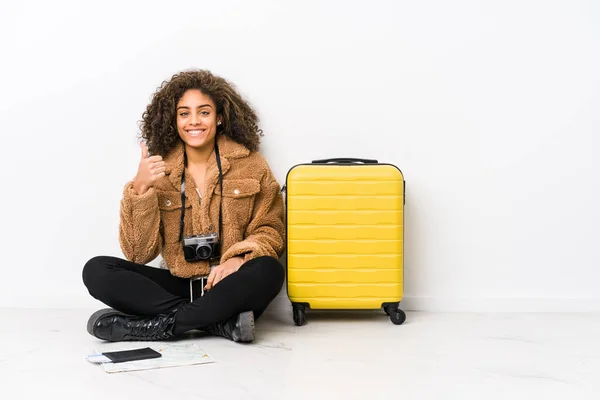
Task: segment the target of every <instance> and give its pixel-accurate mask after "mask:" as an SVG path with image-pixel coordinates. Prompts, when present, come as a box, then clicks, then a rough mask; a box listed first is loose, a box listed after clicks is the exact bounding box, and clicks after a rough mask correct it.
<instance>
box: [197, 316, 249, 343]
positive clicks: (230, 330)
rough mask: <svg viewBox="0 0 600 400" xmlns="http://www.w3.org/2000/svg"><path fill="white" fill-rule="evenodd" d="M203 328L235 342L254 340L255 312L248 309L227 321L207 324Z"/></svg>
mask: <svg viewBox="0 0 600 400" xmlns="http://www.w3.org/2000/svg"><path fill="white" fill-rule="evenodd" d="M202 330H203V331H206V332H208V333H212V334H213V335H217V336H222V337H224V338H227V339H229V340H233V341H234V342H252V341H254V313H253V312H252V311H246V312H243V313H241V314H239V315H238V316H237V317H233V318H231V319H229V320H227V321H225V322H219V323H217V324H212V325H208V326H205V327H203V328H202Z"/></svg>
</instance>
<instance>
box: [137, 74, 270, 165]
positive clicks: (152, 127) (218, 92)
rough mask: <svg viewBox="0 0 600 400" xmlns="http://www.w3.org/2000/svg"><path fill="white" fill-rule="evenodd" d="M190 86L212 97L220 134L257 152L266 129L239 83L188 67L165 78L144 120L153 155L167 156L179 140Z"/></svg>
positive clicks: (144, 133) (143, 135)
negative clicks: (182, 103)
mask: <svg viewBox="0 0 600 400" xmlns="http://www.w3.org/2000/svg"><path fill="white" fill-rule="evenodd" d="M190 89H199V90H200V91H201V92H202V93H203V94H204V95H205V96H209V97H210V98H211V99H212V101H213V102H214V103H215V105H216V107H217V114H220V115H221V116H222V122H221V125H220V126H219V127H218V128H217V129H218V130H217V134H225V135H227V136H229V137H230V138H232V139H233V140H235V141H236V142H238V143H241V144H243V145H244V146H246V147H247V148H248V150H250V151H257V150H258V147H259V144H260V137H261V136H263V134H262V130H261V129H259V128H258V117H257V115H256V112H255V111H254V109H253V108H252V107H251V106H250V104H249V103H248V102H247V101H246V100H244V99H243V98H242V96H241V95H240V94H239V93H238V92H237V90H236V88H235V86H234V85H233V84H231V83H229V82H228V81H226V80H225V79H223V78H221V77H218V76H216V75H213V74H212V73H211V72H210V71H206V70H188V71H183V72H180V73H177V74H175V75H173V76H172V77H171V79H170V80H169V81H164V82H163V83H162V84H161V86H160V87H158V89H157V91H156V93H154V95H153V96H152V101H151V102H150V104H148V107H146V111H144V113H143V115H142V120H141V121H140V129H141V134H140V136H141V138H142V139H144V140H145V142H146V146H148V150H149V151H150V153H151V154H156V155H160V156H162V157H164V156H165V155H167V154H168V153H169V151H171V150H172V149H173V148H174V147H175V146H176V144H177V142H178V141H179V140H181V139H180V138H179V134H178V132H177V114H176V108H177V103H178V102H179V100H180V99H181V97H182V96H183V94H184V93H185V92H186V91H187V90H190Z"/></svg>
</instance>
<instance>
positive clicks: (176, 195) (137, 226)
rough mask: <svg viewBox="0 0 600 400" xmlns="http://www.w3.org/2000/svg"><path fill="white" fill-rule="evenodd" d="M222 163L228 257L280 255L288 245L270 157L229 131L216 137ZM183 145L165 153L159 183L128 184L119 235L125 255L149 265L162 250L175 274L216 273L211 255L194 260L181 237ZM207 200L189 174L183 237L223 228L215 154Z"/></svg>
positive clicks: (210, 165)
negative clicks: (138, 187)
mask: <svg viewBox="0 0 600 400" xmlns="http://www.w3.org/2000/svg"><path fill="white" fill-rule="evenodd" d="M217 143H218V145H219V152H220V155H221V166H222V169H223V238H222V240H221V245H222V249H221V260H220V261H221V263H223V262H225V261H226V260H228V259H229V258H231V257H234V256H238V255H243V257H244V260H245V261H248V260H250V259H253V258H256V257H260V256H265V255H268V256H273V257H280V256H281V254H282V253H283V248H284V222H283V213H284V207H283V196H282V194H281V190H280V186H279V184H278V183H277V181H276V180H275V178H274V176H273V174H272V172H271V170H270V168H269V166H268V164H267V162H266V161H265V159H264V158H263V157H262V156H261V155H260V153H258V152H250V151H249V150H248V149H247V148H246V147H245V146H243V145H241V144H239V143H236V142H234V141H233V140H232V139H230V138H228V137H227V136H224V135H218V136H217ZM183 149H184V147H183V143H181V142H180V144H179V145H178V146H177V147H176V148H175V149H173V150H172V151H171V152H170V153H169V154H168V155H167V156H166V157H165V158H164V161H165V164H166V172H165V174H166V175H165V176H164V177H163V178H161V179H160V180H159V181H158V182H156V184H155V185H154V187H152V188H150V189H149V190H148V191H147V192H146V193H144V194H142V195H137V194H136V192H135V191H134V190H133V181H131V182H128V183H127V185H126V186H125V189H124V192H123V198H122V200H121V213H120V223H119V241H120V244H121V249H122V250H123V253H124V255H125V257H126V258H127V259H128V260H130V261H132V262H135V263H138V264H146V263H149V262H150V261H152V260H154V259H155V258H156V257H157V256H158V255H159V254H161V255H162V257H163V259H164V261H165V263H166V265H167V267H168V268H169V270H170V271H171V273H172V274H173V275H175V276H178V277H182V278H188V277H193V276H198V275H206V274H208V273H209V272H210V266H209V263H208V261H197V262H187V261H186V260H185V258H184V256H183V250H182V243H181V241H179V221H180V218H181V173H182V172H183V170H184V168H183ZM205 185H206V192H205V195H204V197H203V198H202V199H200V197H199V196H198V194H197V192H196V190H195V184H194V182H193V178H192V177H191V175H189V174H188V173H187V172H186V174H185V195H186V199H185V207H186V210H185V220H184V232H183V234H184V236H187V235H198V234H206V233H210V232H216V233H218V231H219V199H220V194H221V191H220V186H219V171H218V168H217V163H216V156H215V154H214V153H213V155H212V156H211V158H210V160H209V163H208V165H207V170H206V182H205Z"/></svg>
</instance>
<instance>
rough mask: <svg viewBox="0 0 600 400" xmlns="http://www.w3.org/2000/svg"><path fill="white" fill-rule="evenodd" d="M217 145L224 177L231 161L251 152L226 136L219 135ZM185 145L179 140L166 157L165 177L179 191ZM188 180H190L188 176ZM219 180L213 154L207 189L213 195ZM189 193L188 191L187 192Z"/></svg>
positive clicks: (208, 171)
mask: <svg viewBox="0 0 600 400" xmlns="http://www.w3.org/2000/svg"><path fill="white" fill-rule="evenodd" d="M216 140H217V144H218V146H219V153H220V156H221V157H220V158H221V167H222V169H223V175H225V173H226V172H227V171H228V170H229V167H230V163H229V160H232V159H238V158H244V157H248V155H249V154H250V150H248V149H247V148H246V146H244V145H243V144H241V143H237V142H236V141H234V140H233V139H231V138H230V137H229V136H226V135H224V134H218V135H217V139H216ZM184 149H185V145H184V143H183V141H182V140H178V141H177V144H176V145H175V148H173V150H171V152H169V154H167V155H166V156H165V157H164V161H165V167H166V168H165V175H167V177H168V178H169V180H170V181H171V184H173V186H174V187H175V188H177V189H179V188H180V187H181V174H182V172H183V159H184V157H183V153H184ZM186 178H188V176H187V174H186ZM218 179H219V170H218V168H217V159H216V154H215V153H214V152H213V153H212V155H211V156H210V158H209V160H208V164H207V166H206V189H207V192H208V193H211V192H212V190H213V189H214V186H215V185H216V184H217V182H218ZM186 191H187V190H186Z"/></svg>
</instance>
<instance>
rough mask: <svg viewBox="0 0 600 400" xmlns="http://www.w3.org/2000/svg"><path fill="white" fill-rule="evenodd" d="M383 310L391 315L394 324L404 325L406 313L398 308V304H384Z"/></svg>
mask: <svg viewBox="0 0 600 400" xmlns="http://www.w3.org/2000/svg"><path fill="white" fill-rule="evenodd" d="M383 311H385V313H386V314H387V315H388V316H389V317H390V320H391V321H392V323H393V324H394V325H402V324H403V323H404V321H406V314H405V313H404V311H402V310H400V309H398V304H386V305H384V306H383Z"/></svg>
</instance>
